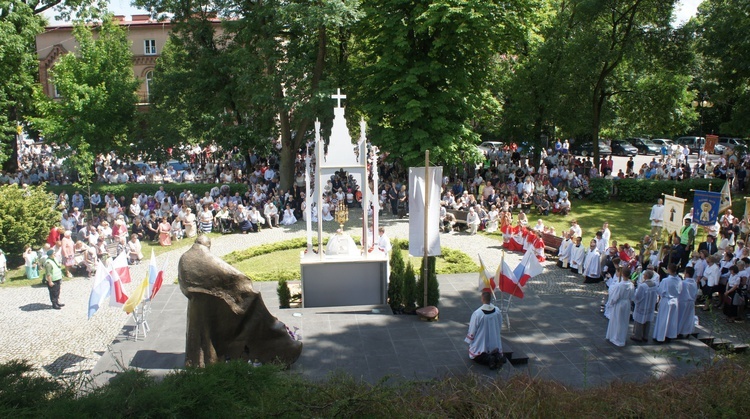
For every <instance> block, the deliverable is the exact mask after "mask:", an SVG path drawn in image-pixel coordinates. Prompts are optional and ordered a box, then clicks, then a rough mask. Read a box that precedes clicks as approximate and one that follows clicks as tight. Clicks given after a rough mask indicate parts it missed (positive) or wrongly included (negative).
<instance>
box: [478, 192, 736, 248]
mask: <svg viewBox="0 0 750 419" xmlns="http://www.w3.org/2000/svg"><path fill="white" fill-rule="evenodd" d="M732 203H733V204H732V205H733V207H732V208H733V212H734V213H735V214H739V215H741V214H744V211H745V208H744V206H745V200H744V197H743V196H736V197H734V198H733V199H732ZM654 204H655V202H654V203H649V204H645V203H626V202H619V201H614V200H613V201H610V202H609V203H607V204H596V203H593V202H591V201H579V200H573V201H572V206H573V211H572V213H570V214H569V215H566V216H560V215H556V214H549V215H547V216H544V215H539V214H538V213H537V212H536V210H534V209H532V210H531V213H530V214H527V216H528V218H529V226H531V227H533V226H534V225H535V224H536V222H537V220H538V219H541V220H542V221H543V222H544V225H546V226H552V227H554V228H555V234H557V235H558V236H560V235H562V232H563V231H567V230H568V229H569V228H570V222H571V221H572V220H574V219H575V220H577V221H578V225H580V226H581V229H583V243H584V244H585V245H588V242H589V241H590V240H591V239H593V238H594V237H595V235H596V232H597V231H598V230H601V228H602V225H603V224H604V222H605V221H607V222H608V223H609V229H610V231H611V232H612V240H617V242H618V243H619V244H623V243H630V244H631V245H634V244H636V243H639V242H640V241H641V240H642V239H643V236H644V235H646V234H649V233H650V232H651V221H650V220H649V215H650V214H651V207H653V205H654ZM691 207H692V202H690V201H687V202H685V213H686V214H687V213H688V212H689V211H690V208H691ZM517 216H518V214H517V213H514V214H513V220H514V222H515V220H516V219H517ZM484 234H486V235H488V236H490V237H493V238H496V239H498V240H500V241H502V239H503V236H502V233H500V232H499V231H497V232H495V233H489V234H488V233H484ZM705 238H706V232H705V230H704V229H703V228H699V229H698V233H697V235H696V243H697V242H701V241H704V240H705ZM659 243H660V244H661V243H662V241H661V240H660V241H659Z"/></svg>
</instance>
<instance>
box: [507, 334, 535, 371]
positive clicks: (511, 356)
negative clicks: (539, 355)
mask: <svg viewBox="0 0 750 419" xmlns="http://www.w3.org/2000/svg"><path fill="white" fill-rule="evenodd" d="M503 355H504V356H505V358H506V359H507V360H508V362H510V364H511V365H526V364H528V363H529V357H528V356H527V355H526V354H522V353H519V352H517V351H514V350H513V348H512V347H511V346H510V344H508V341H507V340H505V339H503Z"/></svg>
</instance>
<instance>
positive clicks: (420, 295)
mask: <svg viewBox="0 0 750 419" xmlns="http://www.w3.org/2000/svg"><path fill="white" fill-rule="evenodd" d="M425 260H426V261H427V263H428V265H427V305H428V306H435V307H437V306H438V301H439V300H440V289H439V288H440V287H439V285H438V280H437V273H436V272H435V256H429V257H427V259H424V258H423V259H422V267H421V269H420V270H419V281H417V289H416V293H417V307H424V281H425V278H424V275H425V272H424V264H425Z"/></svg>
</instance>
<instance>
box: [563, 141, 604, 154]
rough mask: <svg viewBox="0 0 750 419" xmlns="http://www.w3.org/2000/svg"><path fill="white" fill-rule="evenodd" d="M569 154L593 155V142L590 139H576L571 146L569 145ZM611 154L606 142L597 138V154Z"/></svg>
mask: <svg viewBox="0 0 750 419" xmlns="http://www.w3.org/2000/svg"><path fill="white" fill-rule="evenodd" d="M570 154H574V155H578V156H584V157H585V156H593V155H594V144H593V143H592V142H591V141H585V140H578V141H576V142H575V143H574V144H573V145H572V146H570ZM608 154H612V149H611V148H609V146H608V145H607V143H605V142H604V141H601V140H599V155H600V156H605V155H608Z"/></svg>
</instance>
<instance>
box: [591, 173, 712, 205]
mask: <svg viewBox="0 0 750 419" xmlns="http://www.w3.org/2000/svg"><path fill="white" fill-rule="evenodd" d="M616 182H617V183H616V184H617V198H618V199H619V200H620V201H622V202H646V203H651V202H656V200H657V199H659V198H662V197H663V195H664V194H667V195H672V193H673V192H676V193H677V196H679V197H680V198H686V199H687V200H688V201H692V200H693V196H694V195H695V193H694V192H693V190H695V189H697V190H703V191H707V190H708V187H709V185H710V186H711V190H712V191H714V192H719V191H721V188H722V187H724V183H725V181H724V180H722V179H688V180H683V181H674V180H648V179H620V180H617V181H616ZM592 183H593V181H592Z"/></svg>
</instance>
